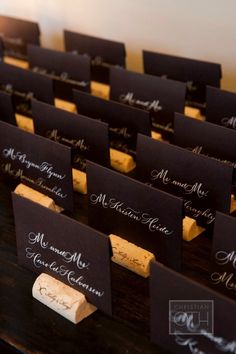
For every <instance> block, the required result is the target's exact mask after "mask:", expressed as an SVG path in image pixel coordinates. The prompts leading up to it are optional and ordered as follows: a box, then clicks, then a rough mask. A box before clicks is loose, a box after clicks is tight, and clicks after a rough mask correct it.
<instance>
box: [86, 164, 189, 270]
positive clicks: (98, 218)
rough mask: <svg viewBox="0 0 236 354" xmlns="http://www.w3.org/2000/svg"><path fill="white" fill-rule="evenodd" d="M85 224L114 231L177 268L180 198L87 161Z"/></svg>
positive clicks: (180, 211) (179, 235)
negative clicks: (87, 208) (87, 201)
mask: <svg viewBox="0 0 236 354" xmlns="http://www.w3.org/2000/svg"><path fill="white" fill-rule="evenodd" d="M87 183H88V197H89V214H88V215H89V225H90V226H92V227H94V228H96V229H98V230H100V231H102V232H104V233H106V234H115V235H117V236H120V237H122V238H124V239H126V240H128V241H129V242H132V243H134V244H136V245H137V246H139V247H142V248H144V249H146V250H148V251H150V252H152V253H154V254H155V256H156V257H157V259H159V260H160V261H161V262H163V263H164V264H166V265H168V266H170V267H173V268H175V269H178V270H180V267H181V254H182V252H181V249H182V217H183V215H182V214H183V202H182V200H181V199H180V198H176V197H174V196H172V195H169V194H167V193H164V192H162V191H159V190H157V189H153V188H151V187H149V186H146V185H145V184H143V183H140V182H138V181H135V180H134V179H131V178H129V177H127V176H124V175H121V174H120V173H118V172H114V171H111V170H109V169H107V168H105V167H102V166H99V165H97V164H94V163H92V162H90V161H89V162H88V163H87Z"/></svg>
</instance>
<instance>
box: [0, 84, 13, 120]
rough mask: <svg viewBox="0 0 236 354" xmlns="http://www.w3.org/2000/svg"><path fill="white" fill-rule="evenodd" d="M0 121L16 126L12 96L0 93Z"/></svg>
mask: <svg viewBox="0 0 236 354" xmlns="http://www.w3.org/2000/svg"><path fill="white" fill-rule="evenodd" d="M0 120H2V121H4V122H7V123H10V124H13V125H16V118H15V111H14V107H13V99H12V95H11V94H9V93H7V92H3V91H0Z"/></svg>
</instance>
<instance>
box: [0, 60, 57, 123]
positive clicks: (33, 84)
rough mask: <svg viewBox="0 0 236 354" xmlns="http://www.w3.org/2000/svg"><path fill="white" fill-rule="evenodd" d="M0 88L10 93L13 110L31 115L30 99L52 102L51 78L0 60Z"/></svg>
mask: <svg viewBox="0 0 236 354" xmlns="http://www.w3.org/2000/svg"><path fill="white" fill-rule="evenodd" d="M0 88H1V90H3V91H5V92H7V93H10V94H12V96H13V101H14V106H15V110H16V112H17V113H21V114H23V115H25V116H29V117H31V99H32V98H35V99H37V100H39V101H43V102H47V103H49V104H54V95H53V82H52V79H51V78H49V77H46V76H45V75H41V74H38V73H34V72H32V71H29V70H25V69H21V68H17V67H16V66H13V65H9V64H4V63H1V62H0Z"/></svg>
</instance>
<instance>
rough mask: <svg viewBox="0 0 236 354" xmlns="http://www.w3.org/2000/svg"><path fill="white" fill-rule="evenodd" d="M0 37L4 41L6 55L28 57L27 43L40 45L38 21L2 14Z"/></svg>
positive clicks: (20, 57) (0, 18) (0, 17)
mask: <svg viewBox="0 0 236 354" xmlns="http://www.w3.org/2000/svg"><path fill="white" fill-rule="evenodd" d="M0 37H1V38H2V41H3V43H4V51H5V55H9V56H12V57H16V58H19V59H26V58H27V50H26V47H27V44H28V43H31V44H35V45H40V30H39V25H38V23H37V22H32V21H28V20H23V19H19V18H14V17H8V16H0Z"/></svg>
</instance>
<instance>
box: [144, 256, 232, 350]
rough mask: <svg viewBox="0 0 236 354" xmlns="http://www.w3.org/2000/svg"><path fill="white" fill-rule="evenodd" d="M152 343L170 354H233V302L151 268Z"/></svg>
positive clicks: (173, 274) (169, 272)
mask: <svg viewBox="0 0 236 354" xmlns="http://www.w3.org/2000/svg"><path fill="white" fill-rule="evenodd" d="M150 297H151V340H152V342H154V343H156V344H158V345H159V346H161V347H163V348H165V349H167V350H169V351H170V352H171V353H179V354H193V353H194V354H210V353H211V354H220V353H231V354H232V353H235V350H236V332H235V326H234V320H235V316H236V302H235V301H233V300H231V299H228V298H227V297H225V296H223V295H220V294H219V293H217V292H215V291H213V290H211V289H209V288H207V287H205V286H203V285H201V284H199V283H197V282H195V281H193V280H191V279H188V278H186V277H184V276H183V275H181V274H180V273H176V272H175V271H173V270H171V269H168V268H167V267H165V266H163V265H162V264H160V263H157V262H153V263H152V264H151V277H150Z"/></svg>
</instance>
